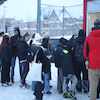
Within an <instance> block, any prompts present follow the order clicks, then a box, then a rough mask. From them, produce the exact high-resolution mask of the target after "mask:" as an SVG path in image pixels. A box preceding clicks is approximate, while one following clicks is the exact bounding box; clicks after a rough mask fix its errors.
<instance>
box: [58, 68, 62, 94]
mask: <svg viewBox="0 0 100 100" xmlns="http://www.w3.org/2000/svg"><path fill="white" fill-rule="evenodd" d="M57 90H58V93H62V92H63V72H62V68H58V79H57Z"/></svg>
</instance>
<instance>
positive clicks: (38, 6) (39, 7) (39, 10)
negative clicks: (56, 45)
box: [37, 0, 41, 33]
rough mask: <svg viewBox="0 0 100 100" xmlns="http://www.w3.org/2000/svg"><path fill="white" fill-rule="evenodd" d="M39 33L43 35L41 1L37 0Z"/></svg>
mask: <svg viewBox="0 0 100 100" xmlns="http://www.w3.org/2000/svg"><path fill="white" fill-rule="evenodd" d="M37 33H41V0H37Z"/></svg>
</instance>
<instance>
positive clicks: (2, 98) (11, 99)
mask: <svg viewBox="0 0 100 100" xmlns="http://www.w3.org/2000/svg"><path fill="white" fill-rule="evenodd" d="M51 70H52V80H51V85H52V86H53V88H52V89H51V91H52V94H51V95H47V94H44V97H43V100H70V99H64V98H63V97H62V95H61V94H58V93H57V90H56V84H57V69H56V67H55V66H54V64H52V67H51ZM37 71H38V70H37ZM34 73H38V72H34ZM27 83H29V84H31V83H32V82H30V81H28V79H27ZM19 85H20V78H19V65H18V59H16V66H15V84H14V85H12V86H9V87H2V86H1V84H0V100H35V99H34V95H33V92H32V89H26V88H20V87H19ZM77 99H78V100H89V98H88V95H86V94H77ZM98 100H100V99H98Z"/></svg>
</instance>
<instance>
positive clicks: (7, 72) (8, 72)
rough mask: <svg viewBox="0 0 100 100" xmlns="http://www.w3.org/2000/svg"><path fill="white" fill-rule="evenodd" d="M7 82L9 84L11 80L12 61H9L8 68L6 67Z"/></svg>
mask: <svg viewBox="0 0 100 100" xmlns="http://www.w3.org/2000/svg"><path fill="white" fill-rule="evenodd" d="M6 82H7V84H8V85H9V82H10V63H7V68H6Z"/></svg>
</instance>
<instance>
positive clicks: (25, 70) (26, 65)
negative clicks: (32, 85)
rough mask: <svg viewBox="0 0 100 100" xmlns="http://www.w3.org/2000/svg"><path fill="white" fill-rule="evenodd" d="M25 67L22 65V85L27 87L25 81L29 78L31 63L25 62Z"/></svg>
mask: <svg viewBox="0 0 100 100" xmlns="http://www.w3.org/2000/svg"><path fill="white" fill-rule="evenodd" d="M22 64H23V65H22V67H23V68H22V84H24V85H26V81H25V79H26V76H27V74H28V72H29V63H28V62H24V63H22Z"/></svg>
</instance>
